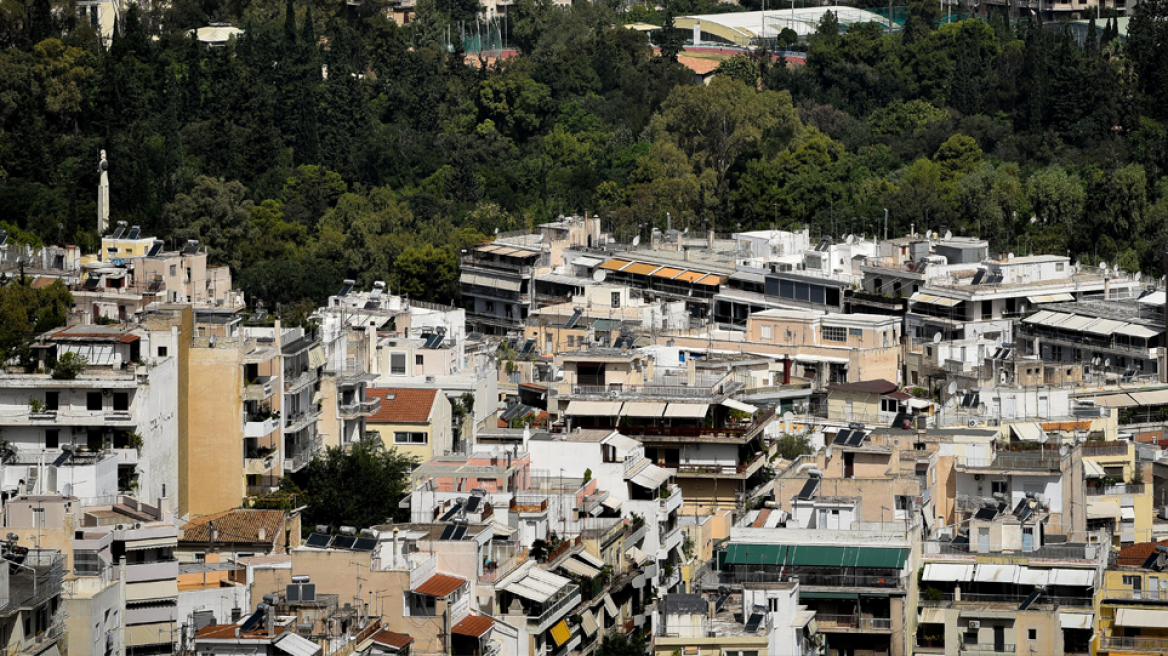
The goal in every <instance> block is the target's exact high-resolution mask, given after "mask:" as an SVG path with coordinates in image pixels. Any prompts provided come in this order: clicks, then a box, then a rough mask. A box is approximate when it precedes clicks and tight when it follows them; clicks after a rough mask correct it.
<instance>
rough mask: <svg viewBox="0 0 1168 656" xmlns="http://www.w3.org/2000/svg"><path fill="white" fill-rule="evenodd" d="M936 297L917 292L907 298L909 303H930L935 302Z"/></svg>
mask: <svg viewBox="0 0 1168 656" xmlns="http://www.w3.org/2000/svg"><path fill="white" fill-rule="evenodd" d="M937 298H938V297H937V296H933V295H932V294H926V293H924V292H917V293H915V294H913V295H912V296H910V297H909V298H908V300H909V302H911V303H932V302H933V301H935V300H937Z"/></svg>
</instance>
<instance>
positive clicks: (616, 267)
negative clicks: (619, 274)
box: [600, 260, 629, 271]
mask: <svg viewBox="0 0 1168 656" xmlns="http://www.w3.org/2000/svg"><path fill="white" fill-rule="evenodd" d="M628 264H629V261H628V260H609V261H607V262H605V263H604V264H601V265H600V268H601V269H608V270H609V271H620V270H621V269H623V268H624V267H626V266H628Z"/></svg>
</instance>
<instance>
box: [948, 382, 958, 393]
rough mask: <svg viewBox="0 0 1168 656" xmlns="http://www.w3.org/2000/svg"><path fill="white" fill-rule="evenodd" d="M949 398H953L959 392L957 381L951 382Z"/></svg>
mask: <svg viewBox="0 0 1168 656" xmlns="http://www.w3.org/2000/svg"><path fill="white" fill-rule="evenodd" d="M948 389H949V396H953V395H954V394H955V393H956V392H957V381H955V380H951V381H949V388H948Z"/></svg>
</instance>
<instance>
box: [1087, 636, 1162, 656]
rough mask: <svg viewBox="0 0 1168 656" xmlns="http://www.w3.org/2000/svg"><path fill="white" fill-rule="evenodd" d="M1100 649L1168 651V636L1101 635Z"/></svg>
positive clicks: (1148, 652)
mask: <svg viewBox="0 0 1168 656" xmlns="http://www.w3.org/2000/svg"><path fill="white" fill-rule="evenodd" d="M1099 651H1137V652H1143V653H1147V654H1154V653H1166V652H1168V638H1120V637H1112V636H1100V638H1099Z"/></svg>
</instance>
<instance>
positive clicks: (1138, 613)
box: [1115, 608, 1168, 629]
mask: <svg viewBox="0 0 1168 656" xmlns="http://www.w3.org/2000/svg"><path fill="white" fill-rule="evenodd" d="M1115 624H1116V625H1117V626H1130V627H1139V628H1144V629H1162V628H1164V627H1166V626H1168V610H1150V609H1145V608H1120V609H1117V610H1116V611H1115Z"/></svg>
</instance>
